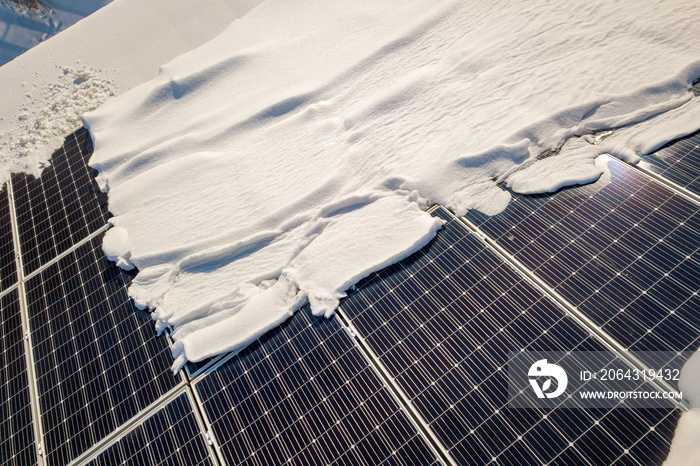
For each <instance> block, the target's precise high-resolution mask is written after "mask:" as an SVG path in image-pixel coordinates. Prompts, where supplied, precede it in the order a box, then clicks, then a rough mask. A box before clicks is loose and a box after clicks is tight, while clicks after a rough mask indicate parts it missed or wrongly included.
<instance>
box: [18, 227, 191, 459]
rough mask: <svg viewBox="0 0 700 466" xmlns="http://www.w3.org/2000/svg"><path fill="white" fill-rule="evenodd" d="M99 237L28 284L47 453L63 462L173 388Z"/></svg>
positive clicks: (124, 279)
mask: <svg viewBox="0 0 700 466" xmlns="http://www.w3.org/2000/svg"><path fill="white" fill-rule="evenodd" d="M101 244H102V238H100V237H97V238H95V239H93V240H92V241H90V242H88V243H86V244H85V245H83V246H81V247H79V248H78V249H77V250H76V251H74V252H72V253H70V254H68V255H66V256H65V257H63V258H62V259H60V260H59V261H58V262H57V263H55V264H53V265H51V266H50V267H48V268H47V269H45V270H43V271H42V272H41V273H39V274H38V275H36V276H35V277H33V278H31V279H30V280H28V281H27V283H26V291H27V306H28V309H29V319H30V327H31V332H32V339H33V341H32V343H33V345H34V359H35V370H36V377H37V384H38V393H39V402H40V409H41V417H42V422H43V429H44V451H45V453H46V457H47V461H48V463H49V464H66V463H68V462H70V461H71V460H72V459H74V458H76V457H77V456H78V455H80V454H81V453H82V452H83V451H85V450H87V449H88V448H89V447H91V446H92V445H93V444H94V443H95V442H97V441H99V440H100V439H102V438H103V437H104V436H105V435H107V434H108V433H110V432H111V431H113V430H114V429H115V428H116V427H118V426H120V425H121V424H123V423H124V422H125V421H127V420H128V419H130V418H131V417H133V416H134V415H135V414H137V413H138V412H139V411H140V410H142V409H144V408H145V407H147V406H148V405H149V404H151V403H153V402H154V401H155V400H157V399H158V398H159V397H160V396H161V395H163V394H164V393H166V392H167V391H168V390H170V389H171V388H173V387H174V386H175V385H176V384H177V382H178V381H179V380H180V378H179V377H173V375H172V374H171V373H170V365H171V364H172V357H171V354H170V349H169V347H168V344H167V341H166V339H165V338H164V337H162V338H157V337H156V335H155V333H154V329H153V322H152V320H151V318H150V315H149V314H148V313H146V312H141V311H137V310H136V309H135V308H134V306H133V304H132V302H131V301H130V300H129V298H128V296H127V291H126V286H127V284H128V282H129V281H130V276H129V275H127V274H125V273H124V272H122V271H120V270H119V269H118V268H117V267H116V266H115V265H114V264H113V263H112V262H110V261H109V260H107V258H106V257H105V256H104V253H103V252H102V249H101Z"/></svg>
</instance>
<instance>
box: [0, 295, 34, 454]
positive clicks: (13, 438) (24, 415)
mask: <svg viewBox="0 0 700 466" xmlns="http://www.w3.org/2000/svg"><path fill="white" fill-rule="evenodd" d="M29 400H30V396H29V380H28V378H27V361H26V357H25V352H24V332H23V331H22V318H21V316H20V306H19V293H18V292H17V289H14V290H12V291H10V292H9V293H8V294H6V295H4V296H3V297H2V298H0V464H17V465H19V464H22V465H25V464H27V465H30V464H36V462H37V459H36V446H35V444H34V429H33V427H32V411H31V405H30V401H29Z"/></svg>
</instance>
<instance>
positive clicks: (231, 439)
mask: <svg viewBox="0 0 700 466" xmlns="http://www.w3.org/2000/svg"><path fill="white" fill-rule="evenodd" d="M195 388H196V392H197V394H198V396H199V398H200V400H201V402H202V406H203V408H204V413H205V415H206V417H207V419H208V420H209V422H210V424H211V426H212V431H213V433H214V436H215V438H216V439H217V441H218V444H219V446H220V447H221V453H222V455H223V457H224V459H225V460H226V462H227V463H228V464H250V465H274V464H297V465H313V464H331V463H334V462H335V463H334V464H348V465H349V464H380V463H381V464H387V465H389V464H405V465H410V464H425V465H429V464H432V463H435V462H436V461H437V460H436V458H435V456H434V454H433V453H432V451H431V449H430V448H429V447H428V445H427V443H426V441H425V440H424V438H423V437H422V436H420V435H419V434H418V432H417V429H416V427H415V426H414V425H413V424H412V423H411V421H410V420H409V418H408V416H407V414H406V413H405V412H404V411H403V410H402V409H401V408H400V407H399V405H398V403H397V402H396V400H395V399H394V398H393V396H392V394H391V392H390V391H389V389H388V388H387V387H386V385H384V383H383V382H382V380H381V379H380V378H379V376H378V375H377V374H376V372H375V371H374V369H373V368H372V367H371V366H370V365H369V363H368V361H367V360H366V359H365V358H364V357H363V355H362V353H361V352H360V350H359V349H358V347H357V346H356V344H355V343H354V341H353V339H352V338H351V337H350V335H349V334H348V333H347V331H346V330H345V329H344V327H343V326H342V325H341V324H340V323H339V322H338V319H337V318H333V319H331V320H326V319H323V318H322V319H316V318H312V317H310V312H309V310H308V308H304V309H302V310H300V311H298V312H297V313H296V315H295V316H294V317H293V318H291V319H289V320H288V321H287V322H285V323H284V324H282V325H281V326H280V327H278V328H276V329H274V330H272V331H270V332H268V333H267V334H265V335H264V336H263V337H261V338H260V339H259V340H258V341H256V342H255V343H254V344H252V345H251V346H249V347H248V348H246V349H245V350H244V351H242V352H241V353H239V354H238V355H237V356H235V357H234V358H233V359H231V360H229V361H227V362H226V363H224V364H223V365H222V366H220V367H219V368H218V369H216V371H214V372H212V373H210V374H208V375H207V376H206V377H204V378H203V379H202V380H201V381H200V382H198V383H196V385H195Z"/></svg>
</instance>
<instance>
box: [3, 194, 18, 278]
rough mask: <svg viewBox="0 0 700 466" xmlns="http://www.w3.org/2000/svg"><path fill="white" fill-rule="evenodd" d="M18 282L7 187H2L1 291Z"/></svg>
mask: <svg viewBox="0 0 700 466" xmlns="http://www.w3.org/2000/svg"><path fill="white" fill-rule="evenodd" d="M15 283H17V262H16V260H15V246H14V243H13V242H12V222H11V221H10V203H9V196H8V192H7V188H2V189H0V291H2V290H6V289H8V288H9V287H10V286H12V285H13V284H15Z"/></svg>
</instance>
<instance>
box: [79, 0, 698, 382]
mask: <svg viewBox="0 0 700 466" xmlns="http://www.w3.org/2000/svg"><path fill="white" fill-rule="evenodd" d="M699 16H700V4H699V3H698V2H697V1H695V0H683V1H674V2H663V1H651V0H643V1H638V0H635V1H633V0H624V1H618V2H604V1H602V0H586V1H582V0H576V1H571V0H553V1H544V0H541V1H528V2H524V1H517V2H516V1H503V2H492V1H478V0H477V1H470V2H463V1H461V0H459V1H453V0H450V1H445V0H442V1H437V2H436V1H435V0H430V1H428V0H407V1H398V0H371V1H370V0H359V1H356V2H339V1H327V0H268V1H266V2H264V3H262V4H260V5H259V6H257V7H256V8H254V9H253V10H252V11H250V12H249V13H248V14H247V15H246V16H245V17H243V18H242V19H240V20H239V21H236V22H234V23H233V24H231V26H229V27H228V28H227V29H226V30H225V31H224V32H223V33H222V34H220V35H219V36H218V37H217V38H215V39H213V40H212V41H210V42H209V43H206V44H204V45H202V46H201V47H199V48H197V49H195V50H193V51H191V52H189V53H186V54H184V55H182V56H180V57H178V58H176V59H174V60H173V61H171V62H170V63H168V64H167V65H164V66H163V67H162V68H161V72H160V74H159V76H158V77H157V78H155V79H153V80H152V81H150V82H147V83H145V84H143V85H141V86H139V87H137V88H135V89H133V90H131V91H129V92H127V93H125V94H123V95H121V96H119V97H117V98H115V99H112V100H110V101H109V102H108V103H106V104H105V105H103V106H102V107H100V108H99V109H97V110H96V111H94V112H92V113H89V114H87V115H85V117H84V120H85V123H86V125H87V126H88V127H89V129H90V131H91V134H92V136H93V139H94V141H95V147H96V150H95V153H94V155H93V157H92V159H91V162H90V163H91V165H92V166H93V167H95V168H97V169H98V170H99V171H100V182H101V185H102V186H103V188H104V189H105V190H108V192H109V207H110V210H111V211H112V213H113V214H114V215H115V216H114V218H113V219H112V223H113V225H114V228H113V229H111V230H110V231H109V232H108V233H107V235H106V237H105V251H106V252H107V254H108V255H109V256H110V257H111V258H113V259H115V260H117V261H119V263H120V264H121V265H122V266H125V267H132V266H135V267H137V268H138V269H139V271H140V272H139V274H138V275H137V277H136V278H135V280H134V282H133V283H132V285H131V288H130V295H131V296H132V297H133V298H134V299H135V301H136V303H137V304H138V305H139V306H142V307H148V308H152V309H154V314H153V315H154V319H156V321H157V324H156V325H157V327H158V328H159V329H162V328H165V327H170V328H172V330H173V337H174V339H175V341H176V344H175V350H174V356H175V358H176V360H175V363H174V369H175V370H177V369H178V368H180V367H181V366H182V364H184V362H185V361H186V360H192V361H198V360H202V359H204V358H206V357H209V356H213V355H216V354H218V353H221V352H224V351H229V350H237V349H240V348H242V347H244V346H245V345H247V344H248V343H250V342H251V341H252V339H254V338H256V337H257V336H259V335H261V334H263V333H264V332H265V331H267V330H269V329H270V328H272V327H274V326H276V325H278V324H279V323H280V322H282V321H283V320H285V319H286V318H288V316H290V315H291V314H292V313H293V312H294V310H295V309H298V308H299V307H300V306H301V305H302V304H304V303H305V302H307V301H308V302H310V304H311V309H312V311H313V312H314V314H316V315H326V316H328V315H331V314H332V313H333V311H334V309H335V308H336V307H337V304H338V299H339V298H340V297H342V296H343V292H344V290H345V289H347V288H348V287H349V286H351V285H352V284H353V283H355V282H357V281H358V280H359V279H361V278H362V277H364V276H366V275H368V274H369V273H371V272H372V271H374V270H378V269H380V268H382V267H384V266H386V265H388V264H390V263H392V262H395V261H397V260H399V259H401V258H402V257H405V256H407V255H409V254H410V253H412V252H414V251H416V250H417V249H419V248H420V247H421V246H422V245H424V244H426V242H427V241H429V239H430V238H431V237H432V236H434V234H435V232H436V229H437V228H438V227H439V225H440V221H438V220H436V219H434V218H432V217H430V216H429V215H428V214H427V213H425V212H424V211H423V210H421V209H422V208H424V207H426V206H427V205H429V204H430V203H433V202H436V203H441V204H444V205H446V206H448V207H450V208H452V209H453V210H454V211H456V213H457V214H463V213H464V212H465V211H466V210H468V209H479V210H481V211H483V212H485V213H487V214H496V213H498V212H500V211H501V210H502V209H503V208H505V206H507V204H508V202H509V201H510V194H509V192H508V191H507V190H504V189H503V188H502V187H501V186H499V185H498V184H497V182H499V181H503V182H505V183H506V184H507V185H510V186H512V188H513V189H514V190H517V191H521V192H528V193H532V192H541V191H549V190H555V189H557V188H559V187H561V186H564V185H567V184H571V183H578V182H588V181H591V180H594V179H596V177H597V176H598V175H599V174H600V171H599V170H598V169H597V168H596V167H595V165H594V159H595V155H597V153H599V152H600V151H601V150H602V148H601V147H599V146H590V147H587V146H586V144H588V142H587V141H592V140H593V138H592V137H589V136H586V135H587V134H589V133H592V132H600V131H605V130H610V129H615V128H620V127H623V126H625V127H631V126H633V125H634V124H635V123H637V122H640V121H643V120H646V119H648V118H650V117H653V116H655V115H659V114H662V113H664V112H667V111H669V110H672V109H680V108H684V107H685V106H687V105H689V104H690V103H691V102H694V100H693V98H692V93H691V92H690V90H689V89H690V83H692V82H693V81H694V80H696V79H697V78H698V77H700V60H699V57H698V52H697V50H698V49H699V48H698V46H699V45H700V44H699V43H698V42H700V22H698V21H697V20H696V18H697V17H699ZM693 105H694V103H693ZM690 113H692V112H690ZM688 124H690V125H693V124H695V125H696V127H695V128H696V129H697V126H700V124H698V123H697V122H695V121H691V122H689V123H688ZM643 138H644V135H643V134H640V135H637V136H635V140H636V141H638V142H637V143H638V144H640V147H642V146H644V144H643V143H644V141H643ZM639 141H641V142H639ZM557 153H558V155H553V156H550V157H542V154H557ZM540 159H541V160H540Z"/></svg>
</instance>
